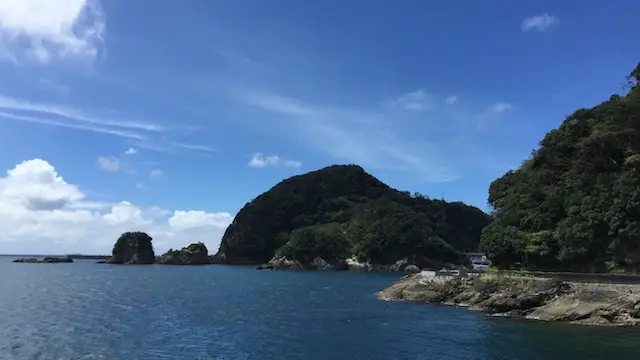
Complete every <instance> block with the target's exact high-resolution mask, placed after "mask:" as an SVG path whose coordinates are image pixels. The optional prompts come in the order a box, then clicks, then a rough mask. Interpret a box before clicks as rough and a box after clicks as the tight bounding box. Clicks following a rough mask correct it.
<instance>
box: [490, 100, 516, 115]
mask: <svg viewBox="0 0 640 360" xmlns="http://www.w3.org/2000/svg"><path fill="white" fill-rule="evenodd" d="M489 109H490V110H491V111H492V112H494V113H496V114H501V113H503V112H505V111H507V110H510V109H513V105H511V104H508V103H505V102H497V103H495V104H493V105H492V106H491V107H490V108H489Z"/></svg>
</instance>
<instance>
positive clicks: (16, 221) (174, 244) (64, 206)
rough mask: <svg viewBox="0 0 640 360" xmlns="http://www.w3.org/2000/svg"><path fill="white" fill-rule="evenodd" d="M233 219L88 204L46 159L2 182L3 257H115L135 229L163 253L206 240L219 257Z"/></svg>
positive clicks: (0, 222) (0, 233)
mask: <svg viewBox="0 0 640 360" xmlns="http://www.w3.org/2000/svg"><path fill="white" fill-rule="evenodd" d="M232 220H233V216H232V215H231V214H229V213H227V212H219V213H208V212H204V211H196V210H187V211H182V210H175V211H167V210H164V209H159V208H157V207H149V208H143V207H139V206H136V205H134V204H132V203H130V202H127V201H121V202H117V203H115V204H107V203H102V202H95V201H88V200H86V195H85V193H84V192H82V191H81V190H80V188H79V187H78V186H76V185H73V184H70V183H67V182H66V181H65V180H63V178H62V177H61V176H60V175H58V174H57V172H56V170H55V168H54V167H53V166H52V165H51V164H49V163H48V162H46V161H44V160H41V159H33V160H28V161H24V162H22V163H20V164H18V165H16V167H15V168H14V169H12V170H9V171H8V172H7V175H6V176H5V177H0V243H1V245H0V248H1V249H2V252H3V253H23V254H24V253H45V254H65V253H72V252H82V253H94V254H95V253H110V251H111V248H112V246H113V243H114V242H115V240H116V239H117V238H118V236H119V235H120V234H121V233H123V232H125V231H135V230H140V231H145V232H147V233H149V235H151V236H152V237H153V239H154V240H153V243H154V247H155V249H156V251H157V252H164V251H166V250H167V249H169V248H180V247H182V246H186V245H188V244H189V243H192V242H196V241H202V242H204V243H205V244H206V245H207V247H208V248H209V250H210V253H215V251H217V248H218V246H219V243H220V239H221V237H222V234H223V233H224V230H225V228H226V227H227V226H228V225H229V224H230V223H231V221H232Z"/></svg>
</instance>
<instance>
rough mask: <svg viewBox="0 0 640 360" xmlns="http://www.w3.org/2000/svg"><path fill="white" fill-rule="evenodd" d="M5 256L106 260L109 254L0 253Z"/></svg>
mask: <svg viewBox="0 0 640 360" xmlns="http://www.w3.org/2000/svg"><path fill="white" fill-rule="evenodd" d="M0 256H3V257H21V258H45V257H49V258H53V257H55V258H66V259H74V260H75V259H78V260H105V259H108V258H109V257H110V256H109V255H84V254H67V255H51V254H46V255H45V254H0Z"/></svg>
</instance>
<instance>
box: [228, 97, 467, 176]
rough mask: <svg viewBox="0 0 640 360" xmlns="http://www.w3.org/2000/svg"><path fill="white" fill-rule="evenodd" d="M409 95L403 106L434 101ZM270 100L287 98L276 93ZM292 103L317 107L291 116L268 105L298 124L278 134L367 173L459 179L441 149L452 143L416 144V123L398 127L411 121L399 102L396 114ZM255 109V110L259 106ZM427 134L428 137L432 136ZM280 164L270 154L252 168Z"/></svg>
mask: <svg viewBox="0 0 640 360" xmlns="http://www.w3.org/2000/svg"><path fill="white" fill-rule="evenodd" d="M409 94H412V95H409V96H408V95H407V94H405V95H403V96H401V97H400V98H399V99H404V100H407V101H404V102H402V104H403V105H407V104H410V103H411V101H409V100H412V101H413V102H417V101H418V100H424V106H427V98H431V96H430V95H427V94H426V93H425V92H424V91H416V92H413V93H409ZM265 98H267V97H265ZM270 98H278V99H284V98H285V97H282V96H278V95H273V96H270ZM287 99H288V98H287ZM240 100H246V97H241V98H240ZM287 104H288V108H293V109H297V108H301V107H302V108H309V109H311V108H312V109H314V111H313V113H310V114H304V113H301V112H297V111H294V112H290V113H287V112H283V111H281V110H282V109H274V107H273V106H265V107H263V108H262V109H263V110H266V111H270V112H276V113H284V114H286V115H289V117H290V118H291V119H295V120H296V121H287V122H279V123H272V124H271V125H274V127H276V126H280V127H279V128H277V130H274V131H276V132H277V134H278V135H280V134H282V133H287V134H289V135H290V136H291V137H293V138H295V140H296V141H299V142H300V143H301V144H302V145H304V146H309V147H313V148H315V149H317V150H319V151H321V152H325V153H328V154H329V155H331V156H332V157H334V158H337V159H339V160H340V161H344V162H348V163H355V164H359V165H361V166H363V167H365V168H368V169H374V168H377V169H391V170H406V171H410V172H413V173H414V174H415V175H417V176H418V177H421V178H423V179H426V180H427V181H431V182H442V181H450V180H453V179H456V178H458V177H459V176H458V175H457V174H456V172H455V171H453V170H452V166H451V165H450V164H451V161H449V158H448V156H449V155H447V153H446V152H445V151H443V150H442V149H444V148H445V147H446V146H450V145H449V144H446V143H445V144H443V143H439V142H438V141H429V140H418V141H416V140H414V139H415V136H414V135H415V134H416V128H415V126H413V125H414V124H412V126H410V127H408V128H406V129H405V128H404V127H402V126H398V123H403V122H404V123H408V122H409V121H411V119H409V118H407V115H408V114H407V111H405V109H406V107H405V106H402V107H399V110H400V111H398V106H395V105H398V104H399V103H398V102H397V101H396V102H392V104H391V105H392V111H391V112H380V111H371V110H369V109H360V108H355V107H354V108H340V107H320V106H313V107H312V106H307V105H299V104H298V103H297V102H296V101H295V100H293V99H288V100H287ZM252 105H254V106H256V104H255V103H254V104H252ZM429 106H431V104H429ZM412 108H417V105H416V106H412V105H410V106H409V109H412ZM394 109H395V110H394ZM412 116H413V114H412ZM424 123H425V124H426V125H429V126H443V127H446V126H448V124H446V123H442V122H435V121H433V122H424ZM404 130H408V131H409V133H408V134H406V133H405V134H403V133H402V131H404ZM425 134H426V135H429V133H428V132H427V133H425ZM438 140H440V139H438ZM277 163H280V158H279V157H277V156H276V155H271V156H265V155H264V154H262V153H258V154H255V155H254V157H253V158H252V159H251V161H250V162H249V165H250V166H255V167H265V166H267V165H273V164H277Z"/></svg>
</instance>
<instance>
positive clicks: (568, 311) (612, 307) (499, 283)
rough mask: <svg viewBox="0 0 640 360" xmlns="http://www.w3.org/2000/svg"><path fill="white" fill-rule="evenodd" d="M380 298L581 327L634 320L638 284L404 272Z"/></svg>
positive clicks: (639, 300)
mask: <svg viewBox="0 0 640 360" xmlns="http://www.w3.org/2000/svg"><path fill="white" fill-rule="evenodd" d="M380 297H381V298H382V299H385V300H407V301H415V302H424V303H443V304H449V305H460V306H468V307H469V308H470V309H472V310H482V311H486V312H488V313H490V314H495V315H502V316H511V317H521V318H525V319H532V320H542V321H556V322H568V323H573V324H584V325H638V324H640V285H611V284H592V283H569V282H562V281H555V280H551V279H540V278H531V277H501V276H495V275H483V276H477V277H450V276H435V275H433V274H429V273H427V272H421V273H418V274H413V275H407V276H405V277H403V278H402V279H400V280H398V281H397V282H395V283H394V284H393V285H391V286H390V287H388V288H386V289H384V290H383V291H381V292H380Z"/></svg>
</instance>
